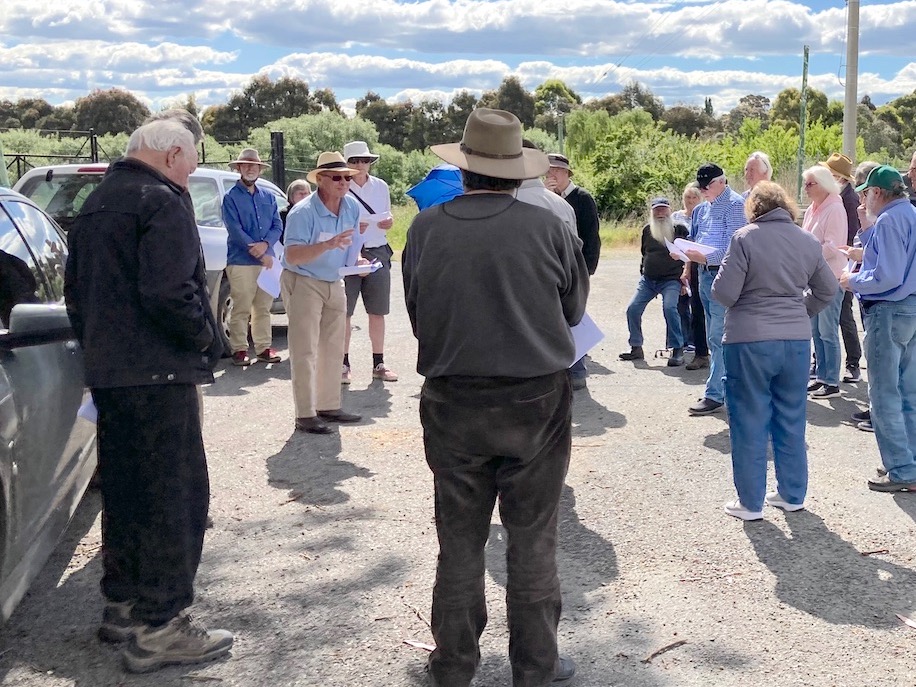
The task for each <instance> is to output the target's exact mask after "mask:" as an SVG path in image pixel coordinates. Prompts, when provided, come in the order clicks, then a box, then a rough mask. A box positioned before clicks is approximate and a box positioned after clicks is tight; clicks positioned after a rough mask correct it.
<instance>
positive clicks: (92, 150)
mask: <svg viewBox="0 0 916 687" xmlns="http://www.w3.org/2000/svg"><path fill="white" fill-rule="evenodd" d="M89 159H90V160H91V161H92V162H98V161H99V139H98V138H97V137H96V135H95V129H89Z"/></svg>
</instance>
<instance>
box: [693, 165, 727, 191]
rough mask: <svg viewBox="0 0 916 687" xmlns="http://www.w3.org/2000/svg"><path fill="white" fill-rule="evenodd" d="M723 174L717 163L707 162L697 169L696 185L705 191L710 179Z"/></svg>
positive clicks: (712, 179)
mask: <svg viewBox="0 0 916 687" xmlns="http://www.w3.org/2000/svg"><path fill="white" fill-rule="evenodd" d="M724 176H725V170H724V169H722V168H721V167H719V165H717V164H713V163H712V162H707V163H706V164H705V165H702V166H700V168H699V169H698V170H697V185H698V186H699V187H700V189H701V190H703V191H705V190H706V189H707V188H709V184H710V183H711V182H712V181H714V180H715V179H718V178H719V177H724Z"/></svg>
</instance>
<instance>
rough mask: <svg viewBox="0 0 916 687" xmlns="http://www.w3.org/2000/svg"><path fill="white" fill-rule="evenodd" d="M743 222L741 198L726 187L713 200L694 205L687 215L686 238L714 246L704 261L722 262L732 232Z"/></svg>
mask: <svg viewBox="0 0 916 687" xmlns="http://www.w3.org/2000/svg"><path fill="white" fill-rule="evenodd" d="M747 223H748V222H747V218H746V217H745V216H744V198H742V197H741V195H740V194H739V193H736V192H735V191H733V190H732V188H731V186H726V187H725V190H724V191H723V192H722V193H720V194H719V197H718V198H716V199H715V200H714V201H712V202H711V203H701V204H700V205H697V206H696V208H694V210H693V215H692V216H691V218H690V239H691V240H692V241H696V242H697V243H702V244H703V245H704V246H711V247H712V248H715V249H716V252H715V253H710V254H709V255H707V256H706V264H707V265H708V266H710V267H715V266H717V265H720V264H722V259H723V258H724V257H725V251H726V250H727V249H728V242H729V241H731V238H732V234H734V233H735V232H736V231H738V229H740V228H741V227H744V226H747Z"/></svg>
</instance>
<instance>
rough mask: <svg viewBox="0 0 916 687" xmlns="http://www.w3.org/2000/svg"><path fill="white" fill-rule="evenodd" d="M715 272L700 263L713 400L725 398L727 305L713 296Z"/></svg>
mask: <svg viewBox="0 0 916 687" xmlns="http://www.w3.org/2000/svg"><path fill="white" fill-rule="evenodd" d="M715 278H716V273H715V272H709V271H707V270H706V269H704V268H703V266H702V265H700V300H702V301H703V314H704V315H705V316H706V342H707V343H708V344H709V378H708V379H707V380H706V393H704V394H703V395H704V396H705V397H706V398H708V399H709V400H711V401H717V402H718V403H722V402H723V401H724V400H725V384H724V382H723V380H724V378H725V369H726V367H725V361H724V360H723V358H722V334H723V332H724V330H725V306H724V305H722V304H720V303H719V302H718V301H717V300H715V299H713V297H712V282H713V280H714V279H715Z"/></svg>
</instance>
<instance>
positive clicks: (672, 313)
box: [627, 276, 684, 348]
mask: <svg viewBox="0 0 916 687" xmlns="http://www.w3.org/2000/svg"><path fill="white" fill-rule="evenodd" d="M659 294H661V296H662V310H663V311H664V314H665V324H666V325H667V329H668V335H667V341H666V342H665V345H666V346H667V347H668V348H683V347H684V335H683V334H682V332H681V315H680V313H679V312H678V310H677V301H678V297H679V296H680V295H681V282H680V281H678V280H677V279H664V280H659V279H649V278H648V277H645V276H643V277H640V278H639V283H638V284H637V285H636V293H634V294H633V300H631V301H630V305H629V306H627V327H628V328H629V330H630V341H629V343H630V346H642V342H643V338H642V314H643V312H644V311H645V309H646V306H647V305H649V302H650V301H652V300H653V299H654V298H655V297H656V296H658V295H659Z"/></svg>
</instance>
